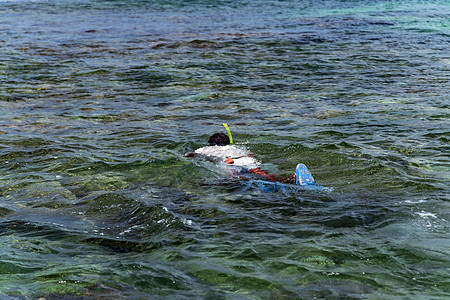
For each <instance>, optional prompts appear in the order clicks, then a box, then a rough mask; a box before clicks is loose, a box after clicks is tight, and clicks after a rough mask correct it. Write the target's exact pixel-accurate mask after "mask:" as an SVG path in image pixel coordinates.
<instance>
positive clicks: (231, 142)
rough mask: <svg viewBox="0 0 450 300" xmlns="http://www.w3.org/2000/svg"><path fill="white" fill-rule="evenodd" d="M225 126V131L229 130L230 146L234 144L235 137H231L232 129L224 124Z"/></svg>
mask: <svg viewBox="0 0 450 300" xmlns="http://www.w3.org/2000/svg"><path fill="white" fill-rule="evenodd" d="M223 126H224V127H225V129H226V130H227V133H228V138H229V139H230V144H233V137H232V136H231V131H230V128H228V125H227V123H223Z"/></svg>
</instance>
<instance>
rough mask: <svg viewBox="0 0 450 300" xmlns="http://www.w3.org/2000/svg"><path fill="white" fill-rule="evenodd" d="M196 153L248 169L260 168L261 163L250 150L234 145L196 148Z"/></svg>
mask: <svg viewBox="0 0 450 300" xmlns="http://www.w3.org/2000/svg"><path fill="white" fill-rule="evenodd" d="M195 154H199V155H204V156H207V157H211V158H213V159H215V160H217V161H219V162H221V163H223V164H226V165H230V166H236V167H240V168H245V169H248V170H250V169H254V168H258V167H259V165H260V163H259V162H258V161H257V160H256V159H255V158H254V157H252V156H251V152H250V151H248V150H247V149H245V148H241V147H236V146H234V145H226V146H207V147H202V148H199V149H197V150H195ZM230 158H231V160H230Z"/></svg>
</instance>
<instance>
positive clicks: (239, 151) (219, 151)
mask: <svg viewBox="0 0 450 300" xmlns="http://www.w3.org/2000/svg"><path fill="white" fill-rule="evenodd" d="M223 125H224V126H225V129H226V130H227V132H228V136H227V135H225V134H223V133H214V134H213V135H212V136H211V137H210V138H209V140H208V143H209V146H206V147H202V148H199V149H197V150H195V151H194V152H189V153H186V154H185V156H186V157H200V158H202V159H205V160H209V161H212V162H215V163H217V164H223V165H225V166H227V169H229V170H230V171H231V172H232V174H233V175H234V176H239V175H240V174H246V173H247V174H248V173H250V174H255V175H257V176H258V177H261V178H263V179H265V180H268V181H271V182H281V183H290V184H298V185H315V184H316V182H315V180H314V178H313V176H312V175H311V173H310V172H309V170H308V168H307V167H306V166H305V165H304V164H298V165H297V168H296V170H295V172H294V174H292V175H291V176H289V177H286V178H278V177H277V176H275V175H273V174H269V173H268V172H266V171H264V170H262V169H261V168H260V167H259V165H260V164H259V162H258V161H257V160H256V159H255V155H254V154H253V153H251V152H250V151H248V150H247V149H245V148H241V147H236V146H234V145H233V137H232V136H231V132H230V129H229V128H228V125H227V124H225V123H224V124H223Z"/></svg>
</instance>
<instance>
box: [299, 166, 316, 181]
mask: <svg viewBox="0 0 450 300" xmlns="http://www.w3.org/2000/svg"><path fill="white" fill-rule="evenodd" d="M294 174H295V175H296V176H297V178H296V179H295V184H298V185H315V184H316V181H315V180H314V177H313V176H312V175H311V172H310V171H309V170H308V168H307V167H306V166H305V165H304V164H298V165H297V168H296V169H295V173H294Z"/></svg>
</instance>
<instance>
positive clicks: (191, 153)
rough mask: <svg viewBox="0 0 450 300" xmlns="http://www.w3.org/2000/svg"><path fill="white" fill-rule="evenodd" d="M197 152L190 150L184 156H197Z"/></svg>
mask: <svg viewBox="0 0 450 300" xmlns="http://www.w3.org/2000/svg"><path fill="white" fill-rule="evenodd" d="M196 155H197V154H196V153H195V152H188V153H186V154H185V155H184V156H185V157H195V156H196Z"/></svg>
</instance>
